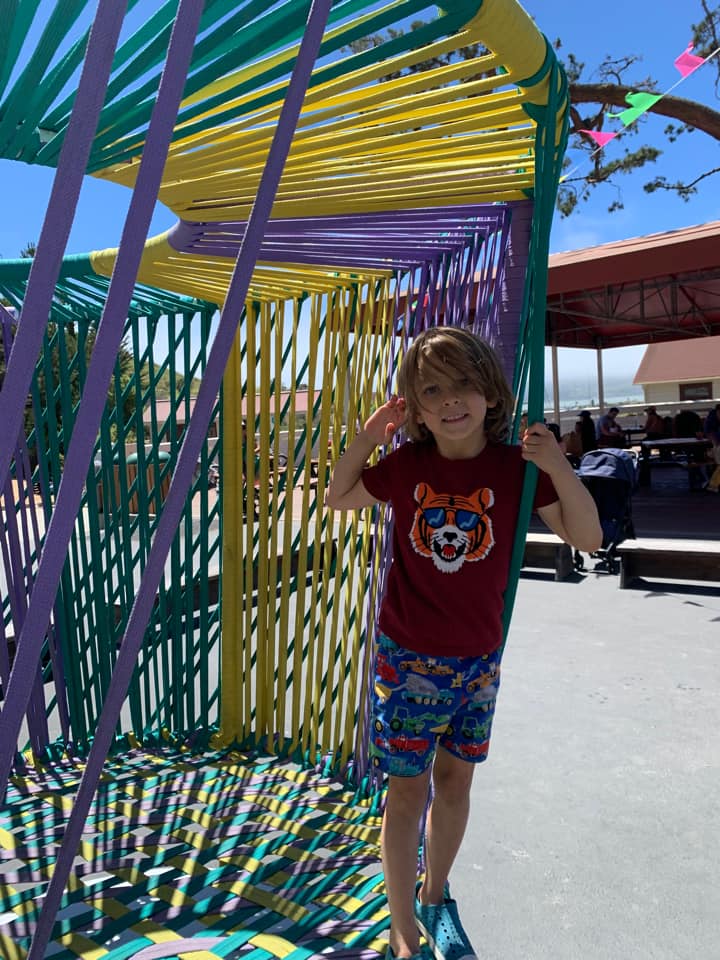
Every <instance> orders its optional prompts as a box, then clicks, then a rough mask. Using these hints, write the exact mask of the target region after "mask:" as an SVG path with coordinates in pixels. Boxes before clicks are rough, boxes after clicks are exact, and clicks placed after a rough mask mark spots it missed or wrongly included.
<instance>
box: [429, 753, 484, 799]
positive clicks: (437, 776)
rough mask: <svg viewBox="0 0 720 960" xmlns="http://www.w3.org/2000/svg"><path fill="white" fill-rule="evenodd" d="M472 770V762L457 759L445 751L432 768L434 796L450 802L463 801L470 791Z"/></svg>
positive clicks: (473, 768)
mask: <svg viewBox="0 0 720 960" xmlns="http://www.w3.org/2000/svg"><path fill="white" fill-rule="evenodd" d="M438 759H439V757H438ZM474 772H475V766H474V764H472V763H467V762H465V761H464V760H459V759H458V758H457V757H453V756H452V755H451V754H449V753H447V751H446V752H445V756H444V757H443V758H442V760H440V762H438V760H436V761H435V766H434V769H433V791H434V793H435V796H438V797H440V798H441V799H442V800H443V801H446V802H450V803H452V802H462V801H464V800H465V799H466V797H467V795H468V794H469V792H470V785H471V784H472V779H473V774H474Z"/></svg>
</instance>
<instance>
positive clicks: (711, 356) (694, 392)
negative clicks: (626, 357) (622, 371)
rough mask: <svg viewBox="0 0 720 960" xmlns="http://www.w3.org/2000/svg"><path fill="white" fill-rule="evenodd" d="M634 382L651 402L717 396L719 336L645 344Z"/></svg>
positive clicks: (719, 375) (695, 399)
mask: <svg viewBox="0 0 720 960" xmlns="http://www.w3.org/2000/svg"><path fill="white" fill-rule="evenodd" d="M633 383H636V384H639V385H640V386H642V388H643V392H644V394H645V400H646V401H647V402H648V403H653V404H656V403H668V402H669V403H673V402H677V401H681V400H693V401H703V400H708V401H710V400H720V336H718V337H699V338H693V339H690V340H672V341H667V342H665V343H651V344H648V346H647V347H646V349H645V353H644V354H643V358H642V360H641V361H640V366H639V367H638V370H637V373H636V374H635V379H634V380H633Z"/></svg>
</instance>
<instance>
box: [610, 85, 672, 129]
mask: <svg viewBox="0 0 720 960" xmlns="http://www.w3.org/2000/svg"><path fill="white" fill-rule="evenodd" d="M658 100H662V94H661V93H629V94H628V95H627V96H626V97H625V102H626V103H629V104H630V106H629V107H628V109H627V110H623V111H622V113H609V114H608V116H609V117H612V118H613V119H614V120H619V121H620V122H621V123H622V125H623V126H624V127H629V126H630V124H631V123H635V121H636V120H637V118H638V117H639V116H641V115H642V114H643V113H645V112H646V111H647V110H649V109H650V107H652V105H653V104H655V103H657V102H658Z"/></svg>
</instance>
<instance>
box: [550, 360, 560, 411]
mask: <svg viewBox="0 0 720 960" xmlns="http://www.w3.org/2000/svg"><path fill="white" fill-rule="evenodd" d="M551 357H552V391H553V420H554V421H555V423H557V425H558V426H560V377H559V376H558V348H557V343H553V345H552V348H551Z"/></svg>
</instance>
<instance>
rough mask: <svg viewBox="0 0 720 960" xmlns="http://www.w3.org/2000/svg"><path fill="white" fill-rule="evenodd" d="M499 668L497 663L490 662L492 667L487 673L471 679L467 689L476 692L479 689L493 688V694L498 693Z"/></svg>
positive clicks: (469, 691)
mask: <svg viewBox="0 0 720 960" xmlns="http://www.w3.org/2000/svg"><path fill="white" fill-rule="evenodd" d="M498 673H499V671H498V668H497V665H496V664H494V663H493V664H490V669H489V670H487V671H486V672H485V673H481V674H479V675H478V676H477V677H475V679H474V680H471V681H470V683H469V684H468V685H467V687H466V690H467V692H468V693H474V692H476V691H478V690H487V689H488V688H490V689H492V691H493V693H492V695H493V696H496V695H497V683H498Z"/></svg>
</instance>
